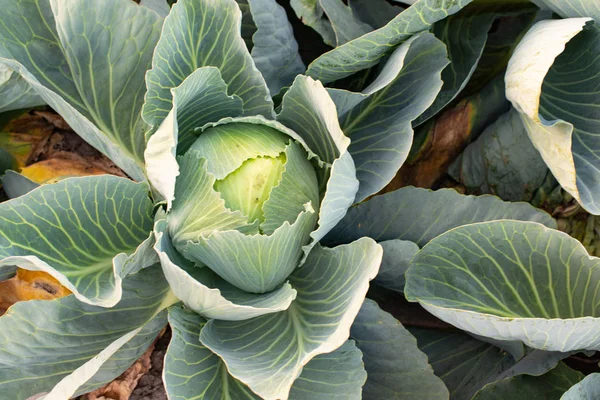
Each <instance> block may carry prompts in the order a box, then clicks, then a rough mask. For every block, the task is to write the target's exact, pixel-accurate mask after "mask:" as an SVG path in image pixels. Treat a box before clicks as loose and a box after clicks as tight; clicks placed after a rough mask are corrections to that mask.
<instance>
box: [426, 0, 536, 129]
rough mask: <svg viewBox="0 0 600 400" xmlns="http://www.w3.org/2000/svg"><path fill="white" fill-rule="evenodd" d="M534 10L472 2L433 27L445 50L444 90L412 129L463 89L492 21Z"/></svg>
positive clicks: (526, 5) (519, 5)
mask: <svg viewBox="0 0 600 400" xmlns="http://www.w3.org/2000/svg"><path fill="white" fill-rule="evenodd" d="M534 10H535V7H534V6H533V5H532V4H531V3H530V2H529V1H528V0H523V1H519V0H513V1H507V2H502V1H501V2H494V1H475V2H474V3H471V4H469V5H468V6H466V7H465V8H464V9H462V10H461V11H460V12H458V13H456V14H454V15H451V16H449V17H448V18H446V19H443V20H441V21H439V22H438V23H436V24H434V26H433V33H434V34H435V35H436V37H438V38H439V39H440V40H441V41H443V42H444V44H445V45H446V46H447V48H448V58H449V59H450V61H451V63H450V64H449V65H448V67H447V68H446V69H444V71H443V72H442V80H443V81H444V86H443V88H442V90H441V92H440V94H439V95H438V97H437V98H436V99H435V102H434V103H433V104H432V106H431V107H430V108H429V109H428V110H427V111H425V112H424V113H423V115H421V116H420V117H419V119H418V120H417V121H416V123H415V125H419V124H421V123H422V122H424V121H426V120H428V119H429V118H431V117H432V116H434V115H435V114H437V113H438V112H439V111H440V110H442V109H443V108H444V107H445V106H446V105H448V104H449V103H450V102H451V101H452V100H453V99H454V98H455V97H456V96H457V95H458V94H459V93H460V92H461V91H462V90H463V89H464V88H465V86H466V85H467V83H468V82H469V80H470V78H471V76H472V75H473V73H474V72H475V69H476V68H477V67H478V64H479V60H480V59H481V57H482V55H483V51H484V48H485V46H486V43H487V40H488V32H489V31H490V29H491V27H492V24H493V23H494V21H496V20H497V19H498V18H500V17H506V16H514V15H519V14H521V13H523V12H532V11H534Z"/></svg>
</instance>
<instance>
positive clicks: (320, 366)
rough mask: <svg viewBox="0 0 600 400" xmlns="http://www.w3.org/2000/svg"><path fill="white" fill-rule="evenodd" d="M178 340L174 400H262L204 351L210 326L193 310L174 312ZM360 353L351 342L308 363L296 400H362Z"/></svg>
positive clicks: (169, 369)
mask: <svg viewBox="0 0 600 400" xmlns="http://www.w3.org/2000/svg"><path fill="white" fill-rule="evenodd" d="M169 323H170V324H171V327H172V329H173V339H172V340H171V343H170V344H169V348H168V350H167V354H166V356H165V357H166V358H165V373H164V378H165V387H166V390H167V393H168V394H169V398H171V399H189V398H192V397H197V396H198V395H201V396H202V397H204V398H208V399H216V398H231V399H236V400H237V399H260V397H258V396H257V395H256V394H254V393H253V392H252V391H251V390H250V389H249V388H248V387H247V386H246V385H244V384H243V383H241V382H240V381H239V380H237V379H235V378H234V377H232V376H231V375H230V374H229V373H228V372H227V367H226V366H225V364H224V363H223V361H222V360H221V359H220V358H219V357H218V356H217V355H216V354H214V353H212V352H211V351H210V350H209V349H207V348H206V347H204V346H203V345H202V344H201V343H200V341H199V339H198V337H199V335H200V330H201V329H202V328H203V327H204V325H205V324H206V320H204V319H203V318H202V317H200V316H199V315H198V314H195V313H193V312H191V311H190V310H186V309H182V308H181V307H178V306H173V307H171V308H170V309H169ZM361 356H362V355H361V353H360V350H358V349H357V348H356V347H355V346H354V345H353V343H352V342H351V341H347V342H346V343H344V345H342V347H340V348H339V349H338V350H335V351H333V352H331V353H328V354H322V355H319V356H317V357H315V358H313V359H312V360H311V361H310V363H308V364H307V365H306V366H305V367H304V369H303V371H302V374H301V375H300V376H299V377H298V378H297V379H296V380H295V381H294V384H293V386H292V389H291V398H293V399H296V400H302V399H311V400H327V399H339V400H346V399H360V392H361V387H362V384H363V382H364V380H365V378H366V374H365V371H364V368H363V366H362V362H361Z"/></svg>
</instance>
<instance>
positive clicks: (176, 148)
mask: <svg viewBox="0 0 600 400" xmlns="http://www.w3.org/2000/svg"><path fill="white" fill-rule="evenodd" d="M171 93H172V95H173V109H172V110H171V111H170V112H169V114H168V115H167V118H165V120H164V121H163V122H162V124H161V125H160V127H159V128H158V129H157V130H156V132H154V134H153V135H152V136H151V137H150V139H149V140H148V145H147V146H146V151H145V153H144V156H145V160H146V173H147V175H148V180H149V181H150V183H151V184H152V185H153V187H154V188H155V189H156V190H157V191H158V192H159V193H160V194H161V196H162V197H163V198H164V199H165V200H167V210H168V209H170V207H171V204H172V201H173V199H174V197H175V180H176V178H177V176H178V175H179V165H178V163H177V159H176V156H177V154H183V153H185V151H187V150H188V149H189V147H190V146H191V145H192V144H193V143H194V142H195V141H196V139H197V132H196V131H195V129H197V128H200V127H202V126H204V125H206V124H207V123H209V122H214V121H217V120H219V119H221V118H225V117H237V116H240V115H241V114H242V112H243V104H242V100H241V99H240V98H239V97H237V96H228V95H227V85H226V84H225V82H224V81H223V79H222V78H221V74H220V72H219V70H218V69H217V68H215V67H202V68H198V69H197V70H196V71H194V72H192V74H191V75H190V76H188V77H187V78H186V79H185V80H184V81H183V83H182V84H181V85H179V86H178V87H176V88H174V89H171Z"/></svg>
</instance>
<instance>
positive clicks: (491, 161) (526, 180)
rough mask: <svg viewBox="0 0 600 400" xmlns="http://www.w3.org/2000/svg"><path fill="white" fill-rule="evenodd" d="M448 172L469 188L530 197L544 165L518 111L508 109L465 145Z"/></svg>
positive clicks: (510, 196)
mask: <svg viewBox="0 0 600 400" xmlns="http://www.w3.org/2000/svg"><path fill="white" fill-rule="evenodd" d="M449 174H450V175H451V176H452V177H453V178H454V179H455V180H456V181H458V182H460V183H462V184H463V185H464V186H466V187H467V189H469V191H471V192H475V193H490V194H495V195H497V196H500V197H501V198H502V199H504V200H508V201H530V200H531V199H532V198H533V196H534V194H535V191H536V190H537V189H538V188H539V187H540V186H542V184H543V183H544V180H545V179H546V176H547V175H548V168H547V167H546V164H545V163H544V160H543V159H542V157H541V156H540V153H539V152H538V151H537V150H536V149H535V147H534V146H533V144H532V143H531V140H529V138H528V137H527V130H526V128H525V126H524V125H523V121H522V120H521V117H520V116H519V113H518V112H517V111H516V110H514V109H511V111H509V112H508V113H506V114H504V115H503V116H501V117H500V118H499V119H498V120H497V121H495V122H494V123H493V124H491V125H490V126H488V127H487V128H486V129H485V131H483V133H482V134H481V136H479V137H478V138H477V140H476V141H475V142H473V143H471V144H470V145H469V146H467V148H466V149H465V151H464V152H463V153H462V154H461V155H460V156H459V157H458V158H457V159H456V160H455V161H454V164H453V165H452V166H451V167H450V170H449Z"/></svg>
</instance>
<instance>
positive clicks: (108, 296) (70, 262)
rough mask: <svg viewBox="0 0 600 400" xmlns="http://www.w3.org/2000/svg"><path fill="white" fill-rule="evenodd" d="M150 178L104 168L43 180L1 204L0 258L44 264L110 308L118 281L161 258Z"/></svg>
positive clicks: (82, 295)
mask: <svg viewBox="0 0 600 400" xmlns="http://www.w3.org/2000/svg"><path fill="white" fill-rule="evenodd" d="M151 214H152V202H151V201H150V198H149V197H148V186H147V185H146V184H145V183H134V182H132V181H130V180H128V179H125V178H118V177H115V176H110V175H101V176H95V177H86V178H70V179H66V180H63V181H61V182H59V183H55V184H52V185H44V186H41V187H39V188H37V189H35V190H33V191H31V192H29V193H28V194H26V195H24V196H21V197H18V198H16V199H13V200H10V201H7V202H4V203H1V204H0V221H1V222H2V231H1V232H0V265H2V266H12V265H19V266H21V267H22V268H25V269H31V270H39V271H44V272H47V273H49V274H51V275H52V276H54V277H55V278H56V279H58V281H59V282H60V283H61V284H62V285H64V286H66V287H67V288H68V289H69V290H71V291H72V292H74V293H75V294H76V296H77V298H78V299H79V300H81V301H83V302H86V303H89V304H95V305H100V306H106V307H110V306H113V305H115V304H116V303H117V302H118V301H119V299H120V297H121V292H122V288H121V281H122V279H123V278H124V277H125V276H127V275H128V274H130V273H133V272H136V271H137V270H139V269H141V268H144V267H146V266H149V265H152V264H154V263H155V262H156V255H155V254H152V253H153V252H152V248H151V246H152V243H151V241H152V238H148V235H149V234H150V232H151V231H152V215H151Z"/></svg>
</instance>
